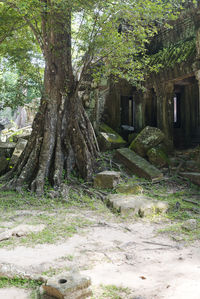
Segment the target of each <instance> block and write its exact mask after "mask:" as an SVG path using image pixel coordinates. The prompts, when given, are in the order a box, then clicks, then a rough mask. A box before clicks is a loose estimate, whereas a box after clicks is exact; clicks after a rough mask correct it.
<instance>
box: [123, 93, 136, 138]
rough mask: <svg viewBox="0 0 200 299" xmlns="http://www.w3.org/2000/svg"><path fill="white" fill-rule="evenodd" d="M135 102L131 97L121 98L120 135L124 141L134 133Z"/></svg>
mask: <svg viewBox="0 0 200 299" xmlns="http://www.w3.org/2000/svg"><path fill="white" fill-rule="evenodd" d="M134 123H135V102H134V101H133V97H132V96H121V133H122V136H123V138H124V139H126V140H128V135H129V134H131V133H133V132H134Z"/></svg>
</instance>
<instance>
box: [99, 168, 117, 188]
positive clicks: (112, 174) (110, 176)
mask: <svg viewBox="0 0 200 299" xmlns="http://www.w3.org/2000/svg"><path fill="white" fill-rule="evenodd" d="M119 181H120V172H117V171H102V172H100V173H98V174H97V175H96V177H95V178H94V187H95V188H105V189H107V188H108V189H112V188H114V187H115V186H116V185H117V184H118V183H119Z"/></svg>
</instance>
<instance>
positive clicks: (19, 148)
mask: <svg viewBox="0 0 200 299" xmlns="http://www.w3.org/2000/svg"><path fill="white" fill-rule="evenodd" d="M27 142H28V141H27V140H26V139H22V138H21V139H19V140H18V142H17V144H16V147H15V150H14V152H13V154H12V157H11V159H10V165H15V164H16V163H17V161H18V159H19V157H20V156H21V154H22V152H23V151H24V149H25V147H26V145H27Z"/></svg>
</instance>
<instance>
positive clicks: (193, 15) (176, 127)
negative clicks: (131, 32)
mask: <svg viewBox="0 0 200 299" xmlns="http://www.w3.org/2000/svg"><path fill="white" fill-rule="evenodd" d="M172 26H173V27H172V28H171V29H162V30H161V31H160V32H159V34H158V35H157V36H156V37H155V38H154V39H153V41H152V42H151V44H150V45H149V46H148V47H149V50H148V51H149V53H150V55H151V64H152V65H156V64H158V65H160V68H159V71H158V72H152V73H150V74H149V75H148V76H147V77H146V80H145V82H144V87H145V90H146V91H145V92H143V91H141V90H137V88H136V87H134V86H132V85H130V84H129V83H128V82H126V81H124V80H121V81H120V82H119V83H117V84H116V83H111V84H110V85H109V88H108V91H107V94H106V97H105V110H104V118H105V122H106V123H107V124H108V125H109V126H110V127H111V128H113V129H115V130H116V131H117V132H118V133H121V134H122V135H123V137H124V138H126V137H127V135H128V134H129V133H132V131H133V132H134V133H138V132H140V131H141V130H142V129H143V128H144V127H145V126H152V127H157V128H159V129H161V130H162V131H163V132H164V134H165V136H166V138H167V140H168V143H169V145H171V147H173V146H174V147H176V148H187V147H192V146H193V145H198V144H199V142H200V4H198V8H196V9H194V8H190V9H189V10H185V11H184V13H182V14H181V15H180V17H179V19H178V20H176V21H175V22H174V23H173V24H172ZM126 126H127V127H126ZM129 135H130V134H129Z"/></svg>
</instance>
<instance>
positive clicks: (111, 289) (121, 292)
mask: <svg viewBox="0 0 200 299" xmlns="http://www.w3.org/2000/svg"><path fill="white" fill-rule="evenodd" d="M94 293H95V295H93V296H92V297H91V299H127V298H128V296H129V295H130V294H131V290H130V289H129V288H124V287H118V286H115V285H100V288H99V289H98V291H96V290H94Z"/></svg>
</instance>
